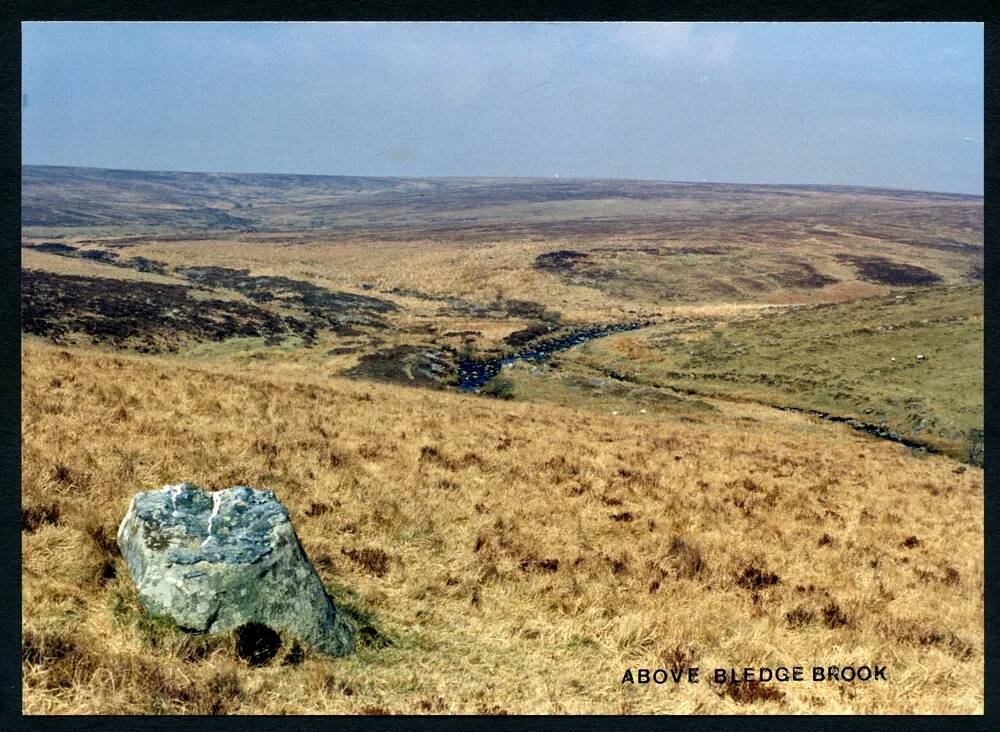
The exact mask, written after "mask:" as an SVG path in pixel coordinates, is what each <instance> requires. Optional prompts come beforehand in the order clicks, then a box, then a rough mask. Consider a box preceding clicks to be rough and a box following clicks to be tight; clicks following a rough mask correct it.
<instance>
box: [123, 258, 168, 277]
mask: <svg viewBox="0 0 1000 732" xmlns="http://www.w3.org/2000/svg"><path fill="white" fill-rule="evenodd" d="M124 264H127V265H129V266H130V267H133V268H135V269H137V270H139V271H140V272H153V273H154V274H161V275H165V274H166V273H167V265H166V264H165V263H163V262H160V261H159V260H156V259H147V258H146V257H132V258H131V259H128V260H126V261H125V262H124Z"/></svg>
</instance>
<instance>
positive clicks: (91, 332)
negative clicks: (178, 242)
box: [21, 270, 314, 352]
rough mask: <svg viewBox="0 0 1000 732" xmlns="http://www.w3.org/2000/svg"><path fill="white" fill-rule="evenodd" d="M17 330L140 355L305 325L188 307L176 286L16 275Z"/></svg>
mask: <svg viewBox="0 0 1000 732" xmlns="http://www.w3.org/2000/svg"><path fill="white" fill-rule="evenodd" d="M21 323H22V324H21V329H22V331H23V332H25V333H31V334H33V335H40V336H45V337H47V338H50V339H52V340H53V341H56V342H60V341H61V340H62V339H63V338H65V337H66V336H68V335H70V334H71V333H81V334H84V335H88V336H90V337H91V340H92V341H93V342H97V343H101V342H107V343H110V344H112V345H115V346H119V347H134V348H136V349H137V350H139V351H143V352H158V351H161V350H176V349H177V348H178V347H180V346H181V345H183V344H184V342H185V341H186V340H187V339H194V340H201V341H222V340H225V339H226V338H233V337H273V338H276V339H278V340H280V339H283V338H285V337H287V336H289V335H293V334H294V335H301V336H305V337H306V338H309V336H310V333H311V332H312V334H313V335H314V331H312V329H311V326H309V325H308V324H306V323H303V322H302V321H300V320H297V319H295V318H292V317H283V316H280V315H277V314H275V313H272V312H269V311H267V310H264V309H262V308H258V307H255V306H253V305H249V304H247V303H244V302H239V301H229V300H195V299H193V298H191V297H189V291H188V289H187V288H185V287H183V286H181V285H164V284H157V283H151V282H130V281H125V280H118V279H110V278H105V277H81V276H77V275H58V274H53V273H50V272H39V271H35V270H24V271H23V272H22V273H21Z"/></svg>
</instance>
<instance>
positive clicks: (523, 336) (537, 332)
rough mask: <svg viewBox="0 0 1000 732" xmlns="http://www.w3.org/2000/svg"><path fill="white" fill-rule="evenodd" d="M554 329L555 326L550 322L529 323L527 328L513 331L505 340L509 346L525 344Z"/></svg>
mask: <svg viewBox="0 0 1000 732" xmlns="http://www.w3.org/2000/svg"><path fill="white" fill-rule="evenodd" d="M552 331H553V327H552V325H551V324H549V323H535V324H533V325H529V326H528V327H527V328H522V329H521V330H515V331H514V332H513V333H511V334H510V335H508V336H507V337H506V338H504V339H503V342H504V343H506V344H507V345H508V346H523V345H524V344H526V343H529V342H531V341H533V340H535V339H536V338H539V337H540V336H543V335H547V334H548V333H551V332H552Z"/></svg>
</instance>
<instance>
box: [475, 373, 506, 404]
mask: <svg viewBox="0 0 1000 732" xmlns="http://www.w3.org/2000/svg"><path fill="white" fill-rule="evenodd" d="M480 393H482V394H485V395H486V396H491V397H493V398H495V399H503V400H505V401H509V400H511V399H513V398H514V381H513V380H512V379H509V378H507V377H506V376H494V377H493V378H492V379H490V380H489V381H487V382H486V384H485V385H484V386H483V388H482V389H481V390H480Z"/></svg>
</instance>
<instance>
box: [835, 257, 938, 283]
mask: <svg viewBox="0 0 1000 732" xmlns="http://www.w3.org/2000/svg"><path fill="white" fill-rule="evenodd" d="M837 261H839V262H843V263H845V264H851V265H853V266H854V268H855V270H856V271H857V273H858V278H859V279H862V280H867V281H868V282H877V283H878V284H880V285H892V286H895V287H912V286H914V285H934V284H937V283H938V282H940V281H941V278H940V277H939V276H938V275H936V274H935V273H934V272H931V271H930V270H929V269H924V268H923V267H918V266H917V265H915V264H903V263H902V262H893V261H892V260H891V259H886V258H884V257H864V256H860V255H853V254H840V255H837Z"/></svg>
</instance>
